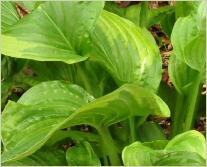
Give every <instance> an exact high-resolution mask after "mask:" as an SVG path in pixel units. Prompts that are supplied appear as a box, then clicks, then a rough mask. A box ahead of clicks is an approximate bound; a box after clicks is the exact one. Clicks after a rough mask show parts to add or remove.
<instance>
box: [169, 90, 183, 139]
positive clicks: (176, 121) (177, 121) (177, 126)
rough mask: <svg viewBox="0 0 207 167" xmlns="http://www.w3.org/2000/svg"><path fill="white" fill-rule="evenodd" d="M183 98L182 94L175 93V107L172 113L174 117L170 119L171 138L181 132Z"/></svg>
mask: <svg viewBox="0 0 207 167" xmlns="http://www.w3.org/2000/svg"><path fill="white" fill-rule="evenodd" d="M184 104H185V96H184V95H183V94H180V93H177V95H176V104H175V105H176V106H175V111H174V116H173V117H172V132H171V137H174V136H176V135H177V134H178V133H179V132H180V131H182V123H183V120H182V118H183V115H184V114H185V113H184Z"/></svg>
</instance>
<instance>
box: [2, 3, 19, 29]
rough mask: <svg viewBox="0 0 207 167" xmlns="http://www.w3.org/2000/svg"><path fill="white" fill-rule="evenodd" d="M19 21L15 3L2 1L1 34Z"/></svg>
mask: <svg viewBox="0 0 207 167" xmlns="http://www.w3.org/2000/svg"><path fill="white" fill-rule="evenodd" d="M19 20H20V16H19V15H18V13H17V11H16V8H15V3H14V2H9V1H4V2H1V32H2V33H4V32H5V31H6V30H8V28H10V27H11V26H13V25H14V24H15V23H16V22H18V21H19Z"/></svg>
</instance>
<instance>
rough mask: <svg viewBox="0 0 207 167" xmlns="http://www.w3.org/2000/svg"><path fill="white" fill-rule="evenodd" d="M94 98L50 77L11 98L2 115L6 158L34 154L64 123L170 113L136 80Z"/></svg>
mask: <svg viewBox="0 0 207 167" xmlns="http://www.w3.org/2000/svg"><path fill="white" fill-rule="evenodd" d="M135 92H137V93H135ZM92 100H93V98H92V97H91V96H90V95H89V94H88V93H86V92H85V91H84V90H83V89H82V88H80V87H78V86H76V85H71V84H66V83H64V82H60V81H59V82H58V81H50V82H43V83H41V84H39V85H36V86H34V87H33V88H31V89H30V90H28V91H27V92H26V93H25V94H24V95H23V96H22V97H21V98H20V100H19V101H18V103H14V102H9V103H8V104H7V106H6V108H5V109H4V111H3V115H2V137H3V144H4V147H5V151H4V153H3V156H2V161H3V162H6V161H11V160H18V159H20V158H23V157H25V156H28V155H30V154H32V153H33V152H35V151H36V150H37V149H39V148H40V147H41V146H42V145H43V144H44V143H45V142H46V141H47V140H48V139H49V138H50V137H51V136H52V134H53V133H54V132H55V131H56V130H58V129H61V128H64V127H70V126H74V125H80V124H88V125H91V126H93V127H95V128H101V127H107V126H110V125H112V124H114V123H117V122H120V121H122V120H125V119H127V118H129V117H131V116H134V115H138V116H145V115H148V114H153V115H159V116H163V117H168V116H170V111H169V109H168V107H167V105H166V104H165V103H164V102H163V101H162V100H161V99H160V98H159V97H158V96H156V95H155V94H153V93H152V92H150V91H148V90H147V89H144V88H141V87H139V86H137V85H136V84H135V85H134V84H126V85H123V86H122V87H120V88H119V89H117V90H116V91H114V92H112V93H110V94H108V95H105V96H103V97H101V98H98V99H96V100H93V102H90V101H92ZM88 102H90V103H89V104H88V105H86V103H88ZM81 106H82V107H81ZM7 120H10V121H9V122H8V121H7ZM31 132H33V133H32V134H31ZM28 141H29V142H28Z"/></svg>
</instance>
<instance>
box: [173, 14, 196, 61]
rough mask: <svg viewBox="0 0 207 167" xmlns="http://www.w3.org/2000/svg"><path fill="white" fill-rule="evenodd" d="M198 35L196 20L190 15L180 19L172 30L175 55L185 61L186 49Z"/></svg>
mask: <svg viewBox="0 0 207 167" xmlns="http://www.w3.org/2000/svg"><path fill="white" fill-rule="evenodd" d="M196 35H197V25H196V20H195V19H194V18H193V17H192V16H191V15H190V16H188V17H181V18H179V19H178V20H177V21H176V23H175V25H174V27H173V30H172V34H171V41H172V45H173V53H174V54H176V55H177V56H179V58H180V59H181V60H183V61H184V48H185V46H186V44H187V43H189V42H190V41H191V40H192V37H194V36H196Z"/></svg>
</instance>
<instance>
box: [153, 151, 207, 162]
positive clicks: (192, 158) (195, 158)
mask: <svg viewBox="0 0 207 167" xmlns="http://www.w3.org/2000/svg"><path fill="white" fill-rule="evenodd" d="M205 164H206V161H205V159H203V158H202V157H201V156H200V155H199V154H197V153H195V152H187V151H186V152H182V151H179V152H171V153H168V154H166V155H165V156H163V157H162V158H161V159H160V160H158V161H157V162H155V163H154V164H153V165H154V166H205Z"/></svg>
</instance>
